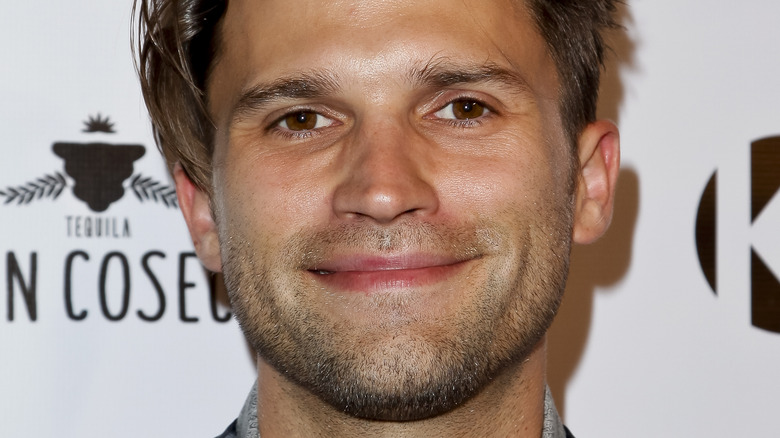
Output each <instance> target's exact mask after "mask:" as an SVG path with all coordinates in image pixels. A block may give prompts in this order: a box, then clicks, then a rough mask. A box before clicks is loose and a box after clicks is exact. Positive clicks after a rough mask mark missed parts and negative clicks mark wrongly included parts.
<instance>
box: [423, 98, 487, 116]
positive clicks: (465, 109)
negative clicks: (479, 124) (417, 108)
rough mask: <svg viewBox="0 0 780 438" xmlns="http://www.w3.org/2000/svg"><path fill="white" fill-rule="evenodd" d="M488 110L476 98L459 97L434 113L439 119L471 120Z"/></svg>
mask: <svg viewBox="0 0 780 438" xmlns="http://www.w3.org/2000/svg"><path fill="white" fill-rule="evenodd" d="M489 112H490V110H489V109H488V108H487V107H485V105H483V104H482V103H481V102H479V101H476V100H468V99H461V100H456V101H454V102H451V103H450V104H449V105H447V106H445V107H444V108H442V109H440V110H439V111H436V113H434V115H435V116H436V117H438V118H440V119H448V120H472V119H478V118H480V117H483V116H484V115H485V114H487V113H489Z"/></svg>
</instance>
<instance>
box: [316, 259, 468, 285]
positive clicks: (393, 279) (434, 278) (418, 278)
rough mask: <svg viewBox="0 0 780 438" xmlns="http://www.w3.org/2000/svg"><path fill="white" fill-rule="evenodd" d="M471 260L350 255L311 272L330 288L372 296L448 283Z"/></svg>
mask: <svg viewBox="0 0 780 438" xmlns="http://www.w3.org/2000/svg"><path fill="white" fill-rule="evenodd" d="M471 260H473V259H466V260H462V259H458V258H454V257H451V256H442V255H431V254H404V255H397V256H389V257H379V256H371V255H357V256H356V255H350V256H343V257H332V258H330V259H329V260H326V261H324V262H322V263H319V264H318V265H317V266H316V267H313V268H311V269H309V270H308V273H309V275H310V276H312V277H313V278H314V279H315V281H317V282H319V283H323V284H324V285H327V286H329V289H335V290H341V291H347V292H359V293H365V294H370V293H377V292H390V291H394V290H403V289H409V288H416V287H422V286H427V285H432V284H435V283H438V282H441V281H444V280H446V279H448V278H450V277H452V276H454V275H455V274H457V272H459V271H460V270H462V269H463V268H464V267H465V265H466V264H467V263H468V262H469V261H471Z"/></svg>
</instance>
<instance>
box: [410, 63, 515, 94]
mask: <svg viewBox="0 0 780 438" xmlns="http://www.w3.org/2000/svg"><path fill="white" fill-rule="evenodd" d="M409 81H410V82H411V83H412V84H413V85H414V86H415V87H432V88H444V87H449V86H452V85H458V84H473V83H484V82H494V83H497V84H499V85H502V86H505V87H507V88H508V89H509V90H510V91H513V92H524V91H528V90H529V89H530V87H529V85H528V82H527V81H526V80H525V78H523V77H522V76H521V75H520V74H519V73H517V72H514V71H512V70H509V69H507V68H504V67H501V66H499V65H497V64H494V63H486V64H479V65H462V64H457V63H452V62H447V61H441V62H433V61H431V62H428V63H427V64H426V65H424V66H423V67H421V68H416V69H413V70H412V71H411V72H410V73H409Z"/></svg>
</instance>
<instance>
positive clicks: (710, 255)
mask: <svg viewBox="0 0 780 438" xmlns="http://www.w3.org/2000/svg"><path fill="white" fill-rule="evenodd" d="M750 161H751V165H750V171H751V174H750V182H751V197H750V201H751V225H755V224H756V223H757V222H758V221H759V220H760V218H761V213H762V212H764V211H765V210H766V209H767V206H768V205H770V203H771V201H772V198H773V197H774V196H775V194H776V193H778V192H779V191H780V137H768V138H762V139H760V140H756V141H754V142H753V143H752V144H751V147H750ZM717 176H718V173H717V170H716V171H715V172H714V173H713V174H712V176H711V177H710V180H709V182H708V183H707V186H706V187H705V189H704V193H703V194H702V197H701V201H700V202H699V209H698V212H697V216H696V251H697V253H698V257H699V264H700V265H701V269H702V272H703V273H704V277H705V278H706V279H707V282H708V283H709V285H710V287H711V288H712V291H713V293H714V294H715V295H716V296H717V294H718V287H717V273H718V266H717V250H718V245H717V211H718V207H717V194H718V193H717V192H718V183H717ZM775 202H780V201H775ZM764 260H765V259H764V258H762V257H761V255H760V254H759V252H758V251H757V250H756V248H755V246H754V245H751V249H750V278H751V300H752V302H751V322H752V324H753V326H755V327H758V328H761V329H764V330H768V331H771V332H776V333H780V281H778V278H777V277H776V276H775V274H773V273H772V270H771V269H770V268H769V266H767V264H766V262H765V261H764Z"/></svg>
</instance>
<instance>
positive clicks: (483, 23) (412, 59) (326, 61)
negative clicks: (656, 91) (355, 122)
mask: <svg viewBox="0 0 780 438" xmlns="http://www.w3.org/2000/svg"><path fill="white" fill-rule="evenodd" d="M522 4H523V2H522V1H520V0H479V1H471V2H467V1H456V0H411V1H410V0H331V1H327V0H300V1H296V2H291V1H289V0H231V2H229V6H228V10H227V12H226V14H225V17H224V18H223V22H222V24H221V26H220V29H221V34H220V45H219V53H220V55H219V57H218V58H217V61H216V64H215V65H214V68H213V74H212V75H211V79H210V81H209V84H208V94H209V106H210V107H211V109H212V111H213V112H214V113H216V114H215V115H218V113H220V110H221V109H224V108H225V107H229V106H230V105H231V104H232V103H235V102H231V97H235V96H236V95H238V94H240V93H241V92H242V90H245V89H246V88H248V87H251V86H252V85H253V84H255V83H262V82H269V81H273V80H275V79H276V78H279V77H287V76H294V75H295V74H297V73H299V72H306V73H310V72H317V71H320V70H327V71H328V72H329V73H332V72H335V76H336V77H337V78H338V79H341V80H343V82H345V84H340V85H341V86H342V87H343V86H344V85H353V86H355V87H362V90H361V92H366V91H370V93H369V94H371V93H375V92H379V91H380V90H382V89H387V84H388V83H393V82H397V81H394V80H393V79H394V78H399V77H406V76H408V74H409V71H410V70H413V69H419V68H420V67H421V66H423V65H425V64H427V63H431V62H432V61H433V62H440V61H444V62H447V61H449V62H453V63H466V64H472V65H480V64H491V65H497V66H499V67H502V68H504V69H507V70H512V71H514V72H516V73H517V74H518V75H519V76H520V77H523V78H524V79H525V80H526V82H528V83H529V85H530V86H531V88H537V90H536V91H538V92H539V93H541V94H545V93H546V94H549V96H537V97H540V98H543V99H544V98H551V99H555V98H556V96H555V95H554V94H556V93H557V91H556V90H557V85H556V84H557V78H556V74H555V68H554V65H553V63H552V61H551V59H550V58H549V56H548V54H547V50H546V46H545V44H544V41H543V40H542V38H541V37H540V36H539V34H538V32H537V31H536V28H535V26H534V23H533V20H532V19H531V17H530V16H529V14H528V12H527V11H526V9H525V7H523V6H522ZM217 118H218V117H217Z"/></svg>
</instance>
